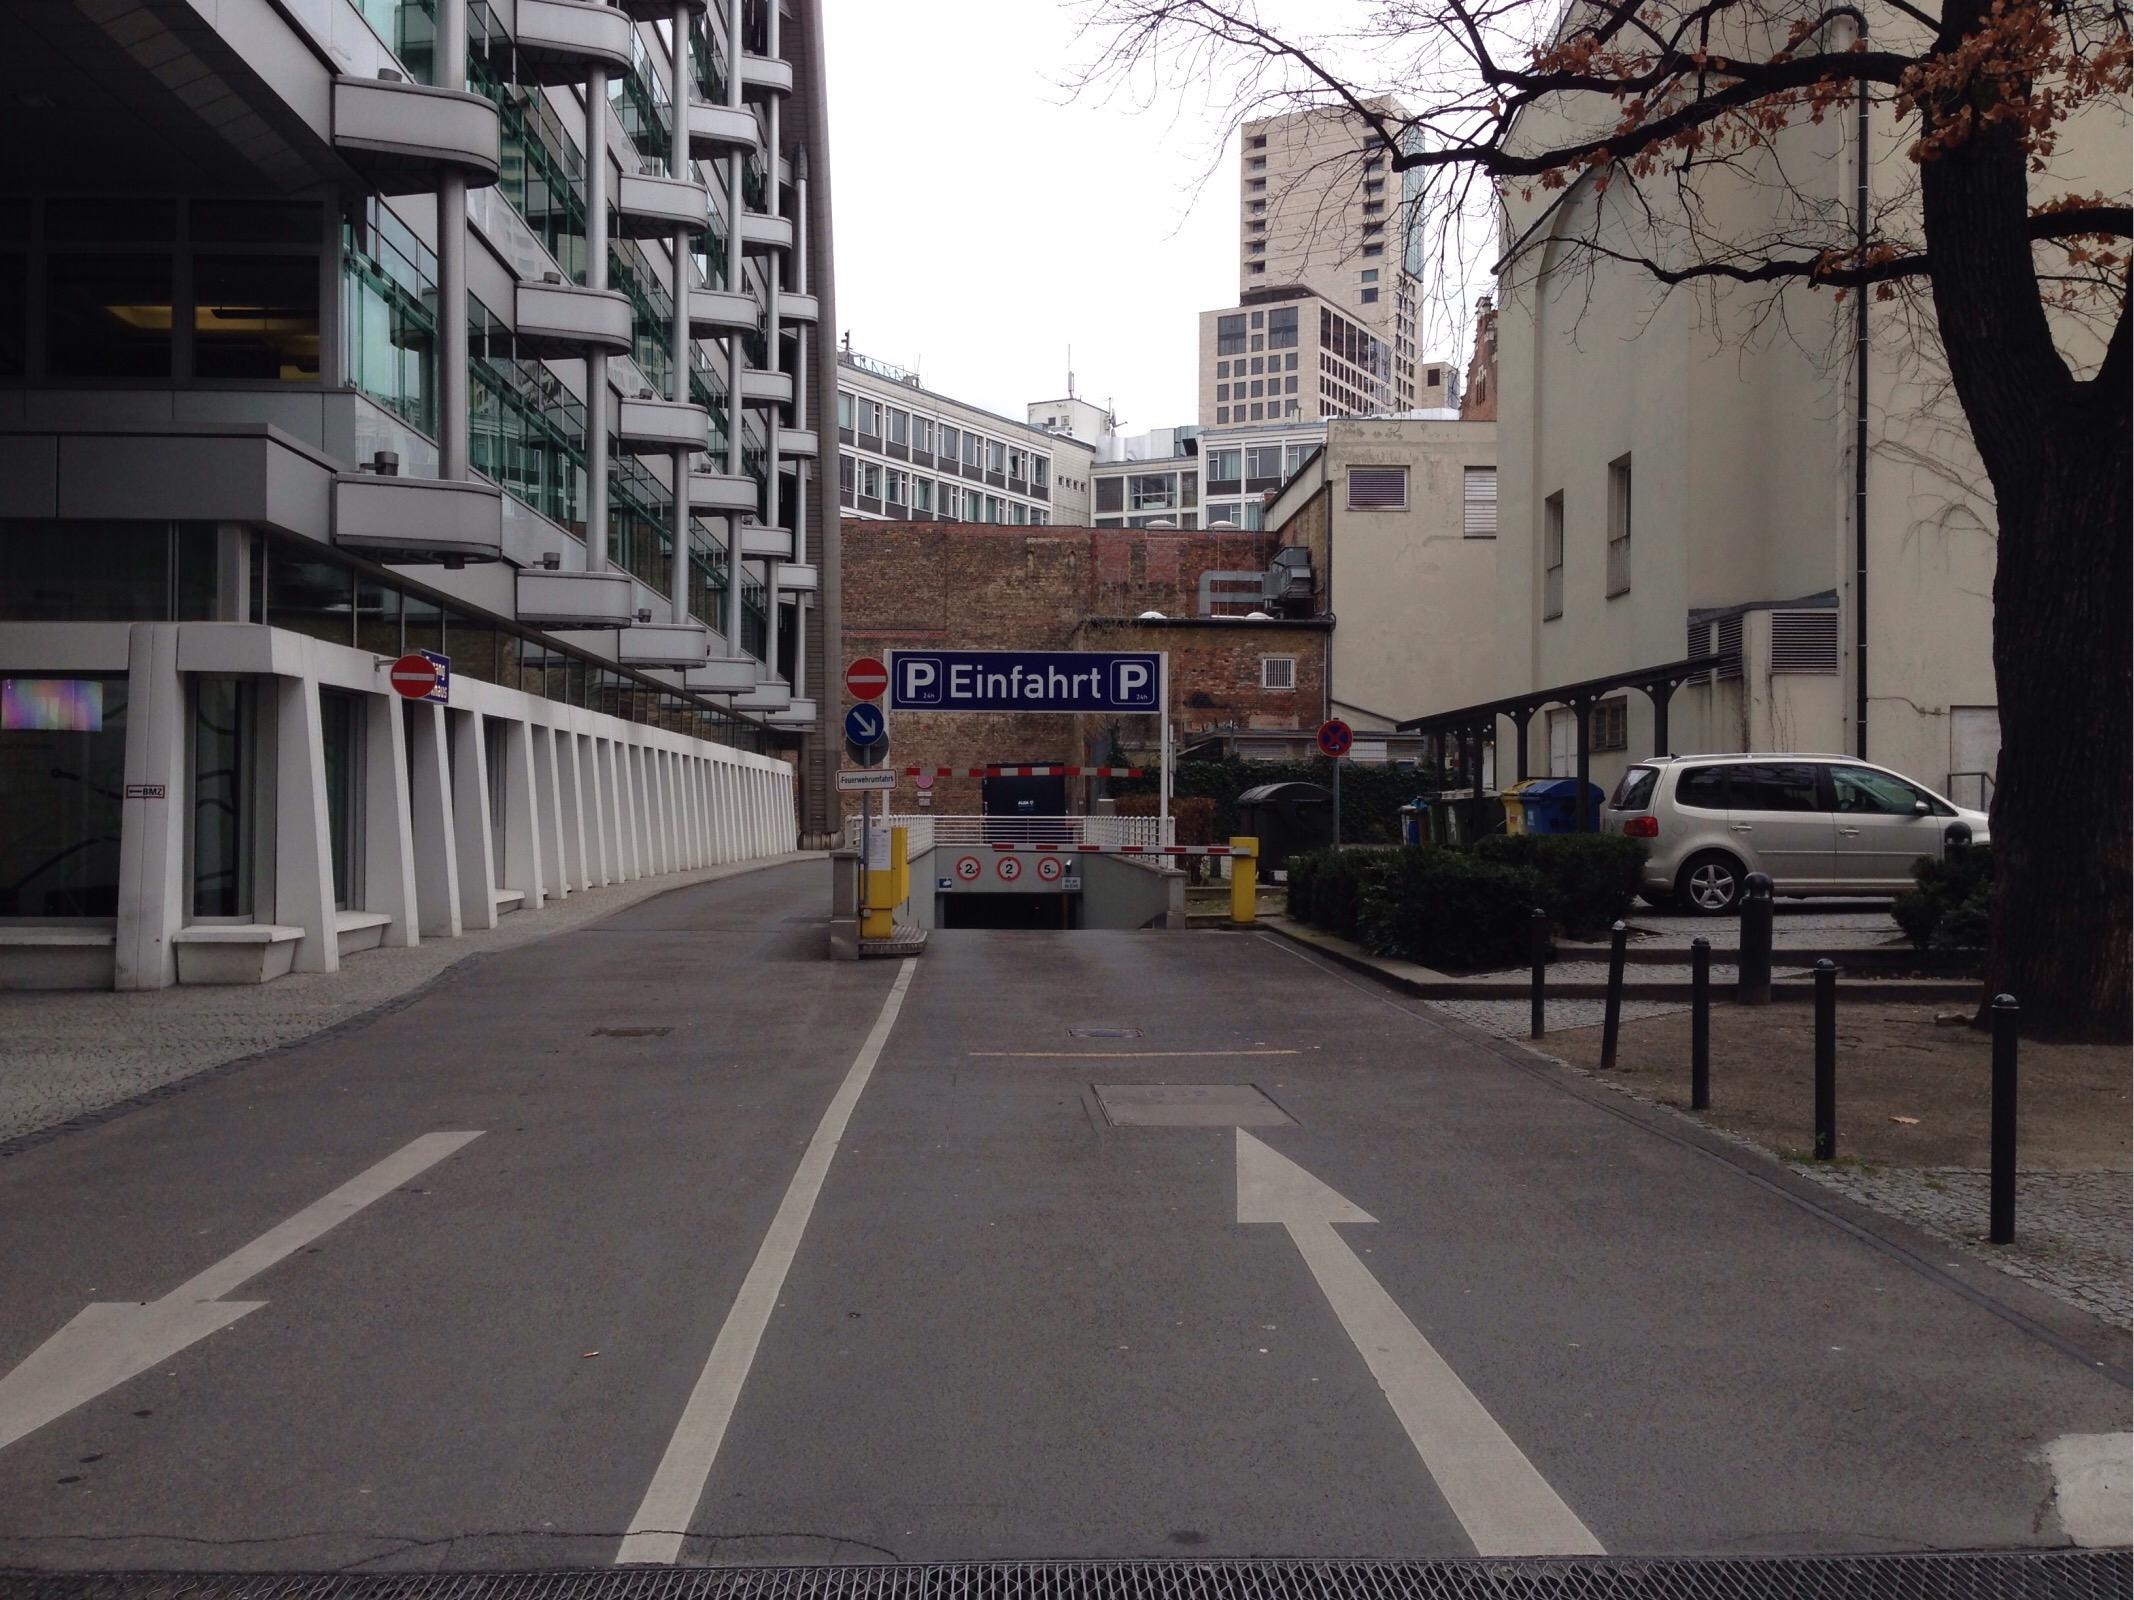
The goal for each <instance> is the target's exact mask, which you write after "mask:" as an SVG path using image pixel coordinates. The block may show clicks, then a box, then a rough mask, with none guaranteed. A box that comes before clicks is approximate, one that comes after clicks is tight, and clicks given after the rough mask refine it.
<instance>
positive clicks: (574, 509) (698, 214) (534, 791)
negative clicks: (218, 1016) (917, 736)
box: [0, 0, 837, 988]
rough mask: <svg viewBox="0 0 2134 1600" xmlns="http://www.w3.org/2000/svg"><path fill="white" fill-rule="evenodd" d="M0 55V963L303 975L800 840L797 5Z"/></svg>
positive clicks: (818, 789)
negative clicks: (5, 114) (433, 667)
mask: <svg viewBox="0 0 2134 1600" xmlns="http://www.w3.org/2000/svg"><path fill="white" fill-rule="evenodd" d="M0 49H4V50H5V51H6V52H7V56H8V59H9V60H10V62H11V64H12V65H13V67H14V69H15V71H16V72H17V74H18V76H19V78H20V80H21V81H22V82H25V83H34V84H36V85H38V86H39V88H38V92H37V93H36V94H34V95H31V96H26V97H24V98H23V99H22V101H21V103H20V104H18V105H16V106H15V107H13V108H12V109H11V111H10V117H9V138H8V139H7V140H6V141H4V142H0V462H4V464H5V470H0V811H4V812H5V814H6V815H7V816H8V818H9V819H10V826H9V827H8V828H7V829H5V830H0V833H4V835H5V837H4V838H0V925H4V926H5V927H6V928H7V929H8V938H7V940H6V941H0V987H6V986H10V985H24V986H26V985H48V984H55V983H56V984H75V985H92V986H96V985H102V986H110V985H116V986H117V987H120V988H154V987H161V986H164V985H167V984H170V983H173V982H191V981H237V980H243V981H259V979H261V978H262V977H271V976H274V975H275V974H276V973H278V972H281V971H287V970H310V971H331V970H334V969H335V968H337V967H338V965H339V964H340V962H341V960H342V959H343V958H344V957H345V956H348V955H350V954H352V953H354V952H356V951H359V950H362V949H366V948H369V947H371V946H375V945H379V944H387V945H407V944H414V943H416V942H418V941H419V940H421V939H423V938H434V937H441V936H444V937H448V936H451V935H454V934H457V933H459V932H461V931H463V930H464V929H467V928H471V927H486V926H492V925H494V923H495V921H496V919H497V918H498V917H499V916H500V915H502V914H504V913H507V912H523V911H532V910H538V909H539V908H540V907H541V906H542V905H543V904H545V903H546V902H547V901H549V900H551V899H554V898H557V897H560V896H563V895H567V894H570V893H576V892H581V891H583V890H585V889H587V888H590V887H594V886H598V885H601V884H604V883H609V882H615V881H620V880H625V879H630V878H635V877H639V876H643V875H646V874H650V873H658V872H671V871H676V870H681V869H685V868H690V867H694V866H699V865H703V864H707V863H710V862H713V861H721V860H736V859H741V858H743V857H746V856H750V855H760V854H764V853H768V852H773V851H776V850H781V849H784V848H788V847H789V846H790V845H791V844H792V843H793V842H794V841H795V840H796V839H798V838H799V837H801V836H803V835H806V834H811V833H822V832H824V831H826V830H827V828H828V827H829V825H830V820H829V819H830V818H831V817H833V816H834V806H833V805H832V802H831V798H830V795H829V792H828V789H829V784H830V782H831V776H830V775H831V771H832V769H833V768H834V765H835V763H834V761H831V760H828V759H826V755H827V751H826V747H825V744H824V740H823V737H822V731H821V728H820V726H819V719H818V717H817V715H816V700H815V693H816V686H817V685H820V684H821V683H822V682H823V679H824V667H825V659H824V646H825V644H826V642H827V641H829V640H831V639H833V638H834V637H835V633H836V627H837V622H836V615H835V610H836V605H837V537H836V534H837V526H836V520H835V519H836V502H835V496H834V492H833V491H832V490H831V489H830V486H829V485H828V482H827V478H826V477H825V475H823V474H822V473H820V472H819V471H818V470H817V460H818V445H817V439H818V435H819V426H820V424H819V418H820V413H821V410H822V408H823V397H824V396H826V395H828V394H830V393H831V392H832V391H833V388H834V383H833V381H832V380H831V378H830V376H829V375H830V374H832V373H834V371H835V357H834V352H832V351H830V350H829V349H828V348H827V347H826V345H825V343H824V341H822V340H821V339H820V338H818V337H817V332H816V330H817V328H818V327H819V326H820V325H823V324H824V323H825V322H826V321H827V319H828V318H829V317H830V316H831V315H832V304H831V285H832V263H831V259H830V251H829V240H830V233H829V227H828V203H827V201H828V196H827V151H826V148H825V142H824V125H825V119H824V109H825V108H824V95H823V79H822V65H821V63H822V53H821V24H820V19H819V7H818V5H817V3H816V0H625V3H623V4H621V5H609V4H605V3H599V0H306V3H304V4H301V5H291V6H283V5H276V4H271V3H269V0H229V3H224V4H221V5H218V6H217V7H214V8H211V9H207V8H196V7H189V6H160V5H149V6H143V7H134V8H129V9H126V10H124V11H110V10H108V9H97V10H94V11H79V10H77V9H75V8H72V7H67V6H58V5H49V6H48V5H35V6H20V7H13V8H9V9H8V10H7V11H6V14H5V15H4V16H0ZM811 180H812V181H811ZM410 655H415V656H425V655H427V656H428V657H431V658H434V660H435V662H436V663H437V666H438V669H439V676H440V683H439V686H438V687H437V688H436V689H435V690H434V691H432V694H431V696H430V697H429V698H410V697H408V695H407V694H406V692H405V691H407V690H409V689H411V688H412V689H414V690H415V691H416V692H417V693H418V694H419V692H420V682H419V680H420V677H421V669H417V670H416V671H415V673H414V674H413V676H412V677H411V676H410V675H409V674H408V673H406V672H394V671H393V670H391V668H392V663H393V662H395V661H396V660H398V659H400V658H403V657H407V656H410Z"/></svg>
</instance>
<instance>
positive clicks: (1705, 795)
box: [1675, 767, 1733, 811]
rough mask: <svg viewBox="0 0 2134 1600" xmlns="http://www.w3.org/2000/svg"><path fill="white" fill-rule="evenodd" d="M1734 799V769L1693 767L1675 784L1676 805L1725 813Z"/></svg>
mask: <svg viewBox="0 0 2134 1600" xmlns="http://www.w3.org/2000/svg"><path fill="white" fill-rule="evenodd" d="M1732 798H1733V768H1731V767H1691V768H1690V769H1689V770H1688V771H1686V772H1684V773H1683V774H1682V776H1681V778H1680V779H1679V780H1678V781H1677V782H1676V784H1675V804H1676V805H1678V806H1689V807H1692V808H1693V809H1695V810H1698V811H1724V810H1726V809H1727V806H1728V805H1729V803H1730V802H1731V800H1732Z"/></svg>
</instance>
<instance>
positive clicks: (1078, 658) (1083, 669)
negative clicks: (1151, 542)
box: [889, 650, 1163, 713]
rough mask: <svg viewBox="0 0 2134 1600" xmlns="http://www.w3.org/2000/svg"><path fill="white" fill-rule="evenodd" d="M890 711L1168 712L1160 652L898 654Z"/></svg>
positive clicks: (893, 659) (892, 661) (892, 665)
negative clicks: (1165, 702)
mask: <svg viewBox="0 0 2134 1600" xmlns="http://www.w3.org/2000/svg"><path fill="white" fill-rule="evenodd" d="M889 709H890V710H892V711H1116V712H1124V713H1131V712H1137V711H1138V712H1148V713H1156V712H1160V711H1162V710H1163V655H1162V652H1160V651H1154V650H1144V651H1117V650H895V651H892V652H890V656H889Z"/></svg>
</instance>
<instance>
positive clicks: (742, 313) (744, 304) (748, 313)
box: [689, 289, 763, 339]
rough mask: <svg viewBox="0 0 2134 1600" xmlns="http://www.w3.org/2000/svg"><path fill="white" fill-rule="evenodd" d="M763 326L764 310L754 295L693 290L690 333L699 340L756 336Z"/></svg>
mask: <svg viewBox="0 0 2134 1600" xmlns="http://www.w3.org/2000/svg"><path fill="white" fill-rule="evenodd" d="M762 326H763V307H762V305H761V304H760V303H759V302H758V301H757V299H756V297H755V296H754V295H752V294H741V293H739V292H737V291H735V290H732V289H691V290H690V291H689V331H690V333H692V334H693V335H695V336H696V337H697V338H699V339H714V338H717V337H718V336H719V335H721V334H725V333H734V332H739V333H753V332H754V331H755V330H756V329H758V328H760V327H762Z"/></svg>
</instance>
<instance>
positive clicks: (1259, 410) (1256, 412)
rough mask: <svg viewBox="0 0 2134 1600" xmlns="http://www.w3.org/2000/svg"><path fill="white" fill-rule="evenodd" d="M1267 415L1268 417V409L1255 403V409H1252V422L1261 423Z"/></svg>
mask: <svg viewBox="0 0 2134 1600" xmlns="http://www.w3.org/2000/svg"><path fill="white" fill-rule="evenodd" d="M1265 415H1266V407H1264V406H1262V405H1260V404H1258V403H1257V402H1255V403H1254V405H1253V407H1252V420H1253V421H1254V422H1258V421H1260V420H1261V419H1262V418H1263V417H1264V416H1265Z"/></svg>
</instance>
